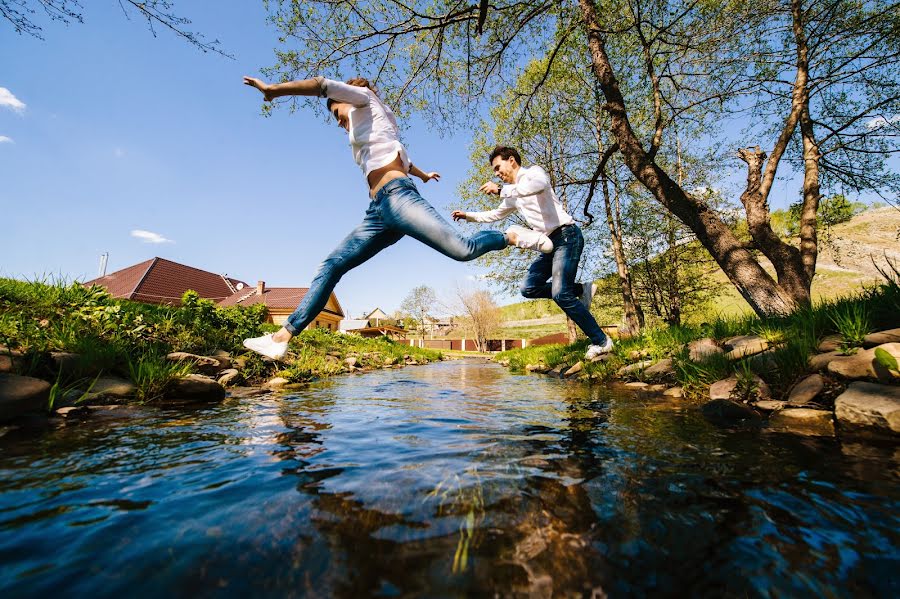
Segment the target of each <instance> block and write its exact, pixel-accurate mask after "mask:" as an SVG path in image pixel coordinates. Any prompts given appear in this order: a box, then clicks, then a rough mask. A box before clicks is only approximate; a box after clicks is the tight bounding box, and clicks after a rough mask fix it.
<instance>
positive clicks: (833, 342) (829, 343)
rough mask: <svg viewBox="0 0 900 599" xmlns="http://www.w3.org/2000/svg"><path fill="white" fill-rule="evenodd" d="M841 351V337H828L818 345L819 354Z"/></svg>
mask: <svg viewBox="0 0 900 599" xmlns="http://www.w3.org/2000/svg"><path fill="white" fill-rule="evenodd" d="M839 349H841V336H840V335H828V336H827V337H825V338H824V339H822V341H821V343H819V351H820V352H832V351H837V350H839Z"/></svg>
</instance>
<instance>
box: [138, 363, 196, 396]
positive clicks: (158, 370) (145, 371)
mask: <svg viewBox="0 0 900 599" xmlns="http://www.w3.org/2000/svg"><path fill="white" fill-rule="evenodd" d="M126 361H127V364H128V375H129V376H130V378H131V380H132V382H133V383H134V384H135V386H136V387H137V397H138V399H139V400H140V401H143V402H148V401H153V400H154V399H159V398H160V397H162V396H163V395H165V392H166V391H167V390H168V388H169V386H170V385H171V384H172V383H173V382H174V381H175V380H177V379H179V378H181V377H183V376H186V375H188V374H190V372H191V365H190V364H188V363H185V362H170V361H169V360H166V357H165V356H160V355H156V354H142V355H140V356H138V357H136V358H133V357H132V356H128V357H127V358H126Z"/></svg>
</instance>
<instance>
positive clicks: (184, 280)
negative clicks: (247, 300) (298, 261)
mask: <svg viewBox="0 0 900 599" xmlns="http://www.w3.org/2000/svg"><path fill="white" fill-rule="evenodd" d="M84 285H85V286H86V287H89V286H91V285H98V286H100V287H104V288H106V290H107V291H108V292H109V293H110V295H112V296H113V297H116V298H121V299H127V300H132V301H135V302H143V303H145V304H165V305H171V306H180V305H181V296H183V295H184V292H185V291H188V290H189V289H192V290H194V291H196V292H197V293H198V294H199V295H200V297H202V298H206V299H210V300H213V301H214V302H219V301H221V300H223V299H225V298H227V297H229V296H231V295H233V294H234V293H239V292H240V290H242V289H245V288H246V287H247V284H246V283H244V282H243V281H239V280H237V279H233V278H231V277H228V276H226V275H220V274H216V273H213V272H209V271H206V270H201V269H199V268H194V267H193V266H187V265H185V264H179V263H178V262H172V261H171V260H166V259H165V258H159V257H157V258H151V259H150V260H145V261H144V262H140V263H138V264H135V265H134V266H129V267H128V268H123V269H122V270H117V271H116V272H113V273H110V274H108V275H105V276H102V277H98V278H96V279H92V280H90V281H87V282H86V283H84Z"/></svg>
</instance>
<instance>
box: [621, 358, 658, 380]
mask: <svg viewBox="0 0 900 599" xmlns="http://www.w3.org/2000/svg"><path fill="white" fill-rule="evenodd" d="M653 364H654V362H653V360H644V361H643V362H635V363H634V364H629V365H628V366H623V367H622V368H620V369H618V370H617V371H616V376H628V375H631V374H637V373H638V372H640V371H642V370H645V369H646V368H649V367H650V366H653Z"/></svg>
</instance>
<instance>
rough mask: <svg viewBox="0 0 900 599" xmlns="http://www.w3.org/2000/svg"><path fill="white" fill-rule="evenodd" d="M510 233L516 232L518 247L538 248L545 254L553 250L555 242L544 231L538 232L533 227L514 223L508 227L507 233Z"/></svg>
mask: <svg viewBox="0 0 900 599" xmlns="http://www.w3.org/2000/svg"><path fill="white" fill-rule="evenodd" d="M509 233H515V235H516V237H517V238H518V241H516V247H520V248H524V249H526V250H537V251H539V252H543V253H544V254H549V253H550V252H552V251H553V242H552V241H550V238H549V237H547V236H546V235H544V234H543V233H538V232H537V231H535V230H533V229H529V228H527V227H520V226H519V225H512V226H511V227H510V228H508V229H507V230H506V234H507V235H509Z"/></svg>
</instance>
